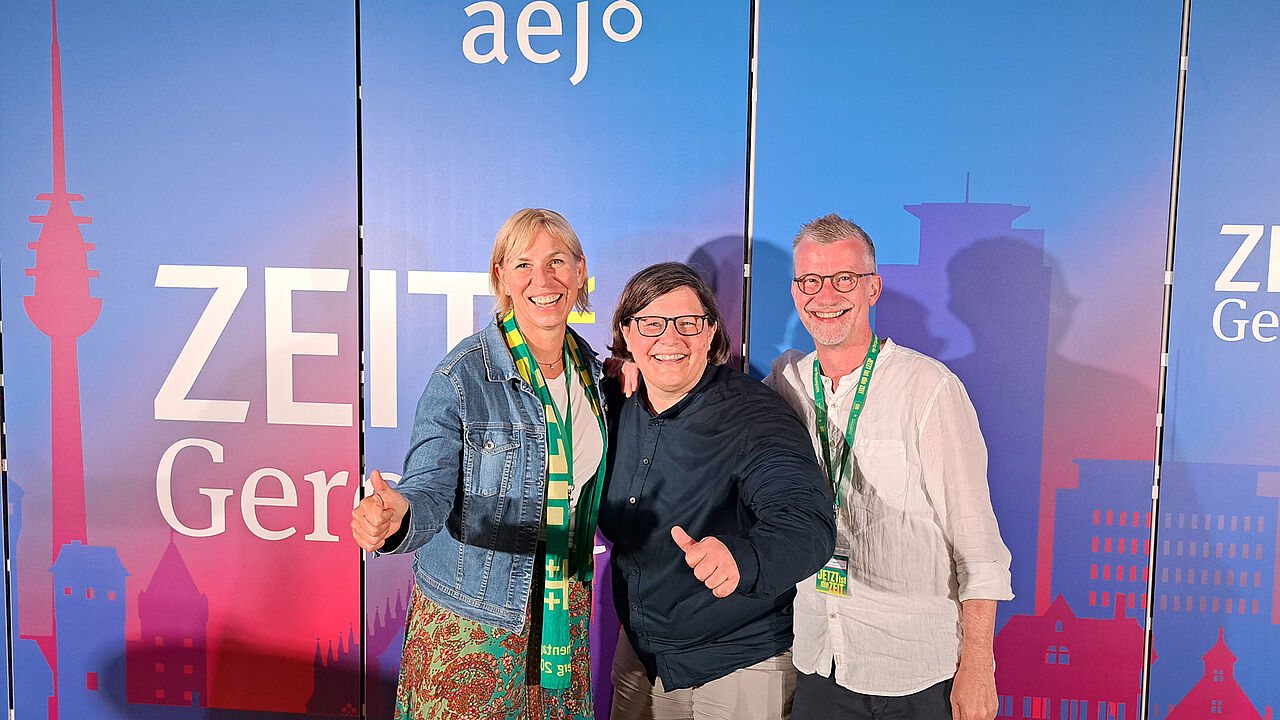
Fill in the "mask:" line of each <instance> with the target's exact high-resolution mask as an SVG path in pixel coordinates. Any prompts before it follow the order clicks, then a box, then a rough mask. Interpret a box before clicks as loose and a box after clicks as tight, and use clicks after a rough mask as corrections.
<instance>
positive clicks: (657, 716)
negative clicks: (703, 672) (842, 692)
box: [609, 633, 796, 720]
mask: <svg viewBox="0 0 1280 720" xmlns="http://www.w3.org/2000/svg"><path fill="white" fill-rule="evenodd" d="M795 688H796V669H795V666H793V665H792V664H791V651H790V650H787V651H786V652H783V653H780V654H778V655H775V656H774V657H771V658H769V659H768V660H764V661H762V662H758V663H756V664H755V665H752V666H750V667H745V668H742V669H741V670H735V671H733V672H731V673H729V674H728V675H726V676H724V677H722V678H720V679H718V680H712V681H711V682H709V683H706V684H705V685H699V686H697V687H692V688H683V689H681V690H672V691H670V692H667V691H666V690H664V689H663V687H662V679H661V678H658V680H657V684H656V685H650V684H649V678H648V676H647V675H645V672H644V665H643V664H642V663H641V662H640V658H638V657H636V651H635V650H633V649H632V648H631V643H630V642H628V641H627V635H626V633H620V637H619V638H618V650H617V652H616V654H615V655H614V656H613V711H612V712H611V713H610V715H609V718H610V720H787V719H788V718H790V717H791V695H792V693H793V692H794V691H795Z"/></svg>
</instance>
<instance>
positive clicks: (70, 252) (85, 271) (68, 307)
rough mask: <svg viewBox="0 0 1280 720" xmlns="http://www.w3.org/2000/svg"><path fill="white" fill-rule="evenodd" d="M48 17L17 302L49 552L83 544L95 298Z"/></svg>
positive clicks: (99, 306)
mask: <svg viewBox="0 0 1280 720" xmlns="http://www.w3.org/2000/svg"><path fill="white" fill-rule="evenodd" d="M50 8H51V12H52V17H53V44H52V47H51V48H50V55H51V62H50V64H51V71H50V72H51V74H52V85H53V88H52V91H53V92H52V96H53V192H48V193H41V194H39V195H37V196H36V199H37V200H46V201H48V202H49V209H48V212H47V213H46V214H44V215H33V216H31V217H30V218H29V221H30V222H33V223H39V224H40V225H42V226H43V227H42V228H41V230H40V238H39V239H38V240H36V241H34V242H31V243H28V244H27V247H29V248H30V249H32V250H35V251H36V262H35V266H34V267H32V268H29V269H28V270H27V275H30V276H31V277H33V278H35V291H34V292H33V293H32V294H31V295H29V296H27V297H24V298H23V299H22V300H23V304H24V305H25V306H26V310H27V316H28V317H30V318H31V322H32V323H33V324H34V325H35V326H36V327H37V328H39V330H40V332H42V333H44V334H45V335H48V336H49V352H50V366H49V374H50V378H49V385H50V398H51V403H52V408H51V414H50V416H51V421H52V422H51V425H52V428H51V429H52V450H53V452H52V455H53V457H52V464H51V469H52V473H51V474H52V477H51V483H50V485H51V489H50V492H51V494H52V498H53V499H52V505H53V533H52V535H53V548H52V559H55V560H56V559H57V556H58V551H59V549H60V548H61V547H62V546H63V545H66V544H68V543H71V542H73V541H78V542H80V543H81V544H85V545H87V544H88V537H87V534H88V533H87V529H86V523H85V507H84V504H85V503H84V446H83V441H82V439H81V436H80V371H79V366H78V362H77V358H76V339H77V338H79V337H80V336H81V335H83V334H84V333H85V332H86V331H87V330H88V329H89V328H91V327H93V324H94V323H95V322H97V320H98V313H99V312H100V311H101V310H102V300H101V299H100V298H96V297H92V296H90V295H89V279H90V278H95V277H97V276H98V271H97V270H90V269H89V263H88V252H89V251H90V250H92V249H93V244H92V243H87V242H85V241H84V239H83V238H82V237H81V235H80V226H81V225H83V224H86V223H90V222H92V221H93V220H92V218H88V217H83V216H79V215H76V214H75V211H73V210H72V209H71V201H73V200H74V201H82V200H84V198H83V197H82V196H80V195H76V194H74V193H68V192H67V160H66V151H65V147H64V145H63V133H62V62H61V56H60V53H59V50H58V5H57V0H50Z"/></svg>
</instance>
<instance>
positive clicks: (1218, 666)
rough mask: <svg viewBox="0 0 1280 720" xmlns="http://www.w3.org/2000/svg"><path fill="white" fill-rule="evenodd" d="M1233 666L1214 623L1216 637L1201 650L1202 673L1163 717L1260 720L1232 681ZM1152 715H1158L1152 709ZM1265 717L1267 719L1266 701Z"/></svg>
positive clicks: (1259, 715) (1228, 651) (1268, 713)
mask: <svg viewBox="0 0 1280 720" xmlns="http://www.w3.org/2000/svg"><path fill="white" fill-rule="evenodd" d="M1235 666H1236V656H1235V655H1234V654H1232V652H1231V650H1229V649H1228V648H1227V643H1226V640H1224V639H1223V632H1222V626H1218V641H1217V642H1215V643H1214V644H1213V647H1211V648H1209V651H1208V652H1206V653H1205V654H1204V676H1203V677H1201V678H1200V682H1198V683H1196V684H1195V686H1194V687H1192V688H1191V690H1190V691H1189V692H1188V693H1187V695H1186V697H1184V698H1182V700H1180V701H1179V702H1178V704H1177V705H1174V706H1173V709H1172V710H1170V711H1169V714H1168V715H1167V716H1165V718H1164V720H1264V715H1262V714H1259V713H1258V710H1257V708H1255V707H1254V706H1253V703H1252V702H1250V700H1249V696H1247V695H1245V694H1244V689H1242V688H1241V687H1240V685H1239V684H1238V683H1237V682H1236V678H1235ZM1156 709H1158V708H1156ZM1152 715H1153V716H1157V717H1158V715H1157V714H1156V713H1154V712H1153V713H1152ZM1265 720H1271V706H1270V705H1268V706H1267V709H1266V713H1265Z"/></svg>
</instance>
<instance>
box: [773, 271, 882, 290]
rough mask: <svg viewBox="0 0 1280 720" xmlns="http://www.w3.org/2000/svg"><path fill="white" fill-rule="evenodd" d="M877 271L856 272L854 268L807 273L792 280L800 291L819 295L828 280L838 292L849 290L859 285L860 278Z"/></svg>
mask: <svg viewBox="0 0 1280 720" xmlns="http://www.w3.org/2000/svg"><path fill="white" fill-rule="evenodd" d="M875 274H876V273H873V272H869V273H856V272H854V271H852V270H844V271H842V272H838V273H835V274H833V275H819V274H817V273H806V274H804V275H801V276H800V277H797V278H792V279H791V282H793V283H795V284H796V287H798V288H800V292H802V293H804V294H805V295H817V294H818V291H819V290H821V289H822V284H823V283H824V282H826V281H827V280H830V281H831V287H833V288H835V290H836V292H842V293H844V292H849V291H850V290H852V289H854V288H856V287H858V279H859V278H864V277H869V276H871V275H875Z"/></svg>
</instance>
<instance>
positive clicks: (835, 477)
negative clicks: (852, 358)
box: [813, 333, 880, 509]
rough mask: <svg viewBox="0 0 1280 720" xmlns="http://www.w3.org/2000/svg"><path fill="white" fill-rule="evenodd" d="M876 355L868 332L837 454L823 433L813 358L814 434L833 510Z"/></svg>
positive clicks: (876, 344) (876, 342)
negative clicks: (864, 353) (820, 444)
mask: <svg viewBox="0 0 1280 720" xmlns="http://www.w3.org/2000/svg"><path fill="white" fill-rule="evenodd" d="M879 356H880V338H879V337H876V335H875V334H874V333H872V335H871V347H870V348H869V349H868V350H867V358H866V360H864V361H863V362H862V377H860V378H859V379H858V389H857V390H856V391H855V392H854V394H853V407H852V408H850V409H849V424H848V426H847V427H846V428H845V431H844V440H843V443H842V445H841V447H840V453H839V455H832V453H831V440H830V439H829V438H828V436H827V399H826V397H825V396H824V395H823V392H822V371H821V370H820V369H819V367H818V358H817V357H815V358H814V359H813V400H814V415H815V416H816V417H815V419H816V424H817V426H818V437H819V438H820V439H821V440H822V461H823V463H824V466H825V469H826V471H827V481H828V482H830V483H831V491H832V492H834V493H835V496H836V508H837V509H839V507H840V503H841V502H843V500H842V499H841V493H840V486H841V484H842V483H843V481H844V478H846V477H848V476H850V475H852V474H853V473H852V463H853V432H854V430H856V429H857V428H858V417H859V416H860V415H862V406H863V405H865V404H866V402H867V386H869V385H870V384H871V371H872V370H875V367H876V358H877V357H879Z"/></svg>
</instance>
